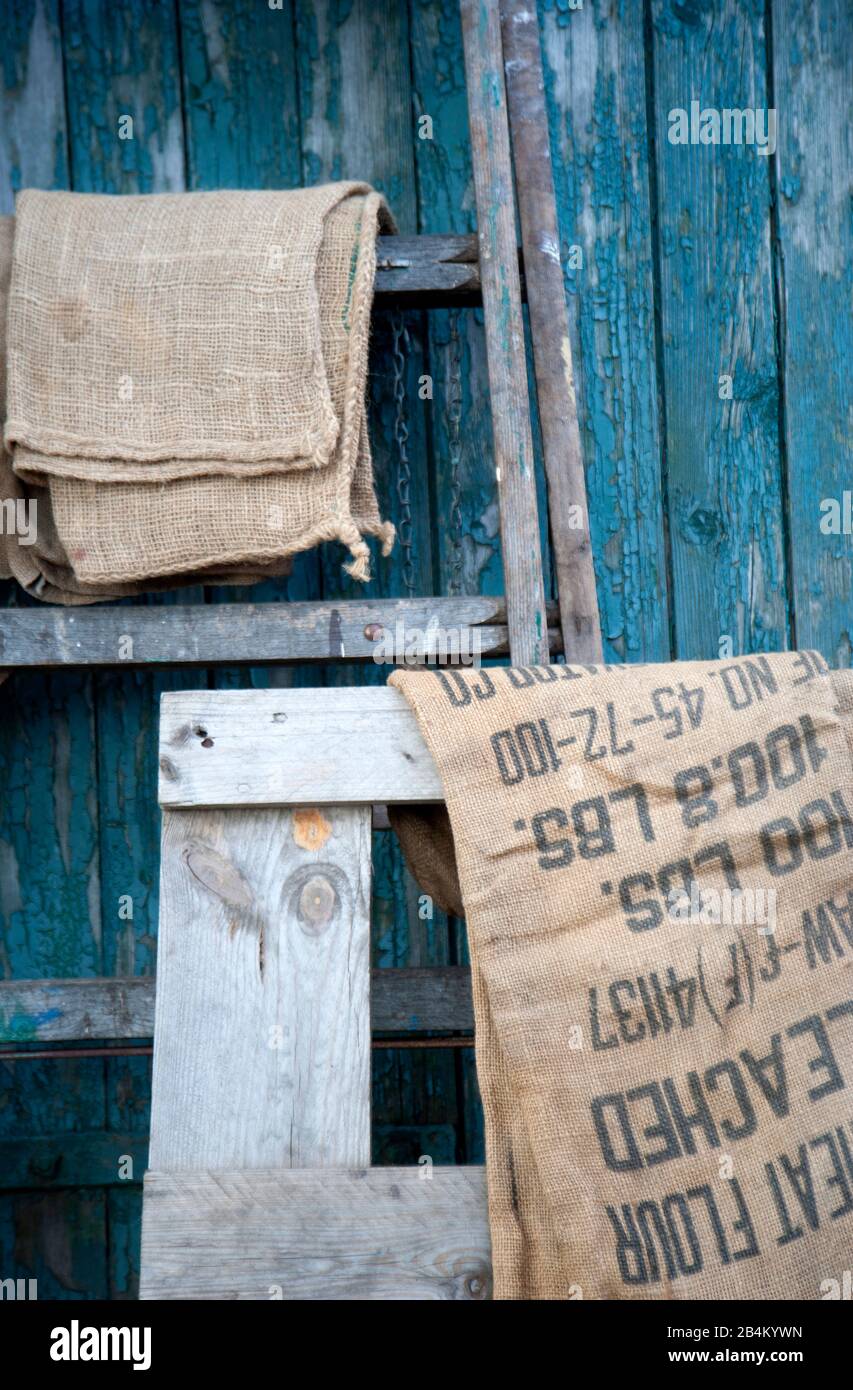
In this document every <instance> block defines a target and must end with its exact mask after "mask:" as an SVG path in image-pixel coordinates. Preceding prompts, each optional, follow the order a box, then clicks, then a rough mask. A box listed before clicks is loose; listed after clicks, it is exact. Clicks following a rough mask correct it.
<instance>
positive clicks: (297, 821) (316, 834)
mask: <svg viewBox="0 0 853 1390" xmlns="http://www.w3.org/2000/svg"><path fill="white" fill-rule="evenodd" d="M331 833H332V826H331V822H330V821H327V820H326V817H325V816H324V815H323V813H322V811H318V810H317V809H316V808H305V809H303V810H299V811H294V812H293V838H294V840H295V841H296V843H297V844H298V846H299V848H300V849H310V850H313V851H314V853H315V854H316V852H317V851H318V850H321V849H322V848H323V846H324V844H325V843H326V841H327V840H328V838H329V836H330V835H331Z"/></svg>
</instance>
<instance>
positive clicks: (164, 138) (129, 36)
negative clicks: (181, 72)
mask: <svg viewBox="0 0 853 1390" xmlns="http://www.w3.org/2000/svg"><path fill="white" fill-rule="evenodd" d="M62 19H63V52H64V57H65V80H66V90H67V94H68V123H69V135H70V141H71V178H72V186H73V187H74V188H75V189H77V190H78V191H80V192H89V193H91V192H105V193H155V192H156V193H163V192H171V191H174V192H179V191H180V190H181V189H182V188H183V186H184V160H183V133H182V129H181V105H180V92H179V81H178V53H177V28H176V25H175V21H174V14H173V10H172V6H171V5H170V4H165V5H164V4H162V3H161V0H134V4H133V5H132V6H125V5H115V4H112V3H110V0H64V3H63V10H62ZM153 81H156V85H153ZM129 122H130V123H129Z"/></svg>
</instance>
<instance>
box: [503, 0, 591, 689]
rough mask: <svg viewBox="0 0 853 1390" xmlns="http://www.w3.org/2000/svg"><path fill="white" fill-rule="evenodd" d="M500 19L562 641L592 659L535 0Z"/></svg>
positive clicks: (584, 531) (577, 447) (520, 2)
mask: <svg viewBox="0 0 853 1390" xmlns="http://www.w3.org/2000/svg"><path fill="white" fill-rule="evenodd" d="M501 23H502V31H503V56H504V67H505V71H506V87H507V98H508V102H509V123H510V130H511V133H512V147H513V154H514V156H515V182H516V190H517V194H518V210H519V216H520V220H521V243H522V248H523V251H524V281H525V286H526V288H527V308H528V312H529V314H530V337H531V341H532V343H533V363H534V368H535V372H536V396H537V403H538V406H539V423H540V426H541V429H542V447H543V452H544V455H545V475H546V477H547V480H548V516H549V521H550V527H551V546H552V551H553V555H554V565H555V568H556V571H557V585H558V595H559V600H560V621H561V626H562V629H563V644H564V650H565V654H566V660H567V661H585V662H587V661H591V662H596V661H601V660H602V659H603V657H602V646H601V628H600V623H599V616H598V596H597V594H596V589H595V572H594V570H593V565H592V547H591V543H590V533H589V509H588V507H587V498H586V480H585V477H584V468H583V455H582V453H581V441H580V430H579V428H578V412H577V402H576V400H575V384H574V375H573V372H572V349H571V344H570V341H569V331H568V320H567V314H566V302H565V287H564V285H563V271H562V266H561V264H560V234H559V229H558V226H557V204H556V199H555V196H554V175H553V169H552V166H551V147H550V143H549V140H548V118H547V112H546V109H545V83H544V78H543V73H542V53H541V49H540V46H539V24H538V19H537V14H536V6H535V5H530V4H527V3H525V0H501ZM578 520H580V523H581V524H579V525H578V524H576V522H577V521H578Z"/></svg>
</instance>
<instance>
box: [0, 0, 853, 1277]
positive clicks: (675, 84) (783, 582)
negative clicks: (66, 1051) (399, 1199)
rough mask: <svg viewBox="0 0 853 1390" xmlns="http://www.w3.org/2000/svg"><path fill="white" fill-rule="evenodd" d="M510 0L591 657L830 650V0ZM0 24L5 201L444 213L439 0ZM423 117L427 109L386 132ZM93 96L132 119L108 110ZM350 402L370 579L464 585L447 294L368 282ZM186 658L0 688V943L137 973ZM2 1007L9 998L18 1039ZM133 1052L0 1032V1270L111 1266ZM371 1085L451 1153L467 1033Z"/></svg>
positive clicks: (8, 2)
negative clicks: (565, 354) (217, 192)
mask: <svg viewBox="0 0 853 1390" xmlns="http://www.w3.org/2000/svg"><path fill="white" fill-rule="evenodd" d="M493 2H494V3H497V0H493ZM540 20H541V31H542V40H543V53H544V59H545V69H546V77H547V88H548V90H547V95H548V102H549V114H550V121H551V138H552V150H553V154H554V162H555V174H556V182H557V192H558V199H559V214H560V221H561V232H562V238H561V239H562V252H563V260H564V265H565V266H566V270H565V284H566V291H567V297H568V303H569V306H570V318H571V323H572V332H573V347H574V356H575V367H576V375H577V385H578V401H579V409H580V415H581V429H582V440H583V446H584V452H585V458H586V465H587V475H588V489H589V498H590V513H591V522H592V532H593V542H594V549H595V558H596V570H597V577H598V589H599V603H600V606H601V612H602V624H603V629H604V637H605V650H606V652H607V655H608V658H609V659H611V660H615V661H641V660H667V659H669V658H670V657H671V656H681V657H712V656H716V655H717V654H718V651H719V650H720V643H721V642H722V641H724V640H725V639H726V638H727V637H728V638H730V639H731V643H732V648H733V650H734V651H735V652H739V651H748V650H771V649H774V648H779V647H782V646H784V645H786V644H792V643H794V642H796V643H798V644H799V645H801V646H804V645H806V646H816V647H819V648H820V649H821V650H822V651H823V653H824V655H825V656H826V657H827V658H828V659H829V660H830V661H831V662H833V663H834V664H842V665H846V664H849V663H850V661H851V654H852V653H853V644H851V633H853V612H851V579H853V540H851V537H850V536H844V535H840V536H833V535H824V534H823V533H822V532H821V530H820V527H819V520H820V513H819V505H820V502H821V500H822V499H823V498H826V497H839V498H840V496H841V493H842V490H843V489H844V488H845V487H846V488H848V489H850V488H851V487H853V479H851V469H850V433H849V425H850V421H849V414H850V396H849V381H850V375H849V370H848V366H847V362H848V359H849V353H850V291H851V284H852V283H853V237H851V227H850V223H849V214H848V208H849V197H850V172H851V159H850V142H851V134H850V128H849V122H848V121H847V120H846V112H847V109H848V101H849V93H850V91H851V89H853V74H851V70H850V65H851V54H853V34H852V33H851V12H850V7H849V5H848V4H847V3H846V0H767V3H765V0H646V3H645V4H644V3H641V0H621V3H620V0H585V3H584V4H583V5H582V7H581V8H580V9H575V8H572V5H571V4H570V3H569V0H541V3H540ZM0 54H2V57H0V64H1V65H2V66H0V208H2V210H4V211H5V210H11V208H12V206H13V198H14V192H15V190H17V189H18V188H22V187H26V186H38V187H56V188H60V187H70V188H75V189H78V190H89V191H91V190H98V191H110V192H122V193H132V192H150V191H155V190H167V189H182V188H215V187H223V186H224V187H241V186H253V187H284V186H290V185H293V184H297V183H300V182H313V181H317V180H322V179H329V178H341V177H350V176H357V177H359V178H366V179H370V180H372V181H373V182H374V183H375V184H376V185H377V186H378V187H380V188H382V189H383V190H384V191H385V192H386V194H387V195H388V197H389V199H390V201H391V203H392V205H393V207H394V209H395V211H396V214H397V218H398V221H399V225H400V229H401V231H421V232H437V231H456V232H464V231H470V230H471V229H472V228H473V226H474V214H473V193H472V187H471V177H470V165H469V156H468V134H467V118H466V105H465V90H464V73H463V64H462V48H461V35H460V26H459V19H458V14H457V6H456V4H455V3H454V0H409V4H408V5H406V3H404V0H349V3H341V0H293V3H289V0H284V3H283V7H282V9H280V10H278V9H271V8H270V6H269V5H268V4H267V3H266V0H160V2H158V0H133V3H132V4H125V5H115V4H112V3H110V0H4V3H3V5H2V7H0ZM693 97H696V98H698V99H699V100H701V101H702V103H703V105H706V106H717V107H721V106H724V105H729V106H736V107H745V106H759V107H760V106H774V107H776V108H777V110H778V120H779V135H778V140H779V145H778V151H777V154H776V156H775V158H769V159H768V158H762V157H761V156H759V155H757V154H756V152H755V150H754V149H750V148H739V149H738V148H733V147H732V148H727V149H724V148H716V149H709V148H706V147H702V146H697V147H693V146H687V147H679V146H673V145H671V144H670V143H669V142H668V140H667V127H668V122H667V114H668V112H669V111H670V109H671V108H673V107H676V106H681V107H689V104H690V100H691V99H692V98H693ZM424 114H427V115H430V116H431V117H432V120H433V138H432V139H421V138H418V137H419V127H418V118H419V117H420V116H421V115H424ZM122 115H132V116H133V118H134V139H133V140H125V141H120V140H119V139H118V138H117V131H118V119H119V117H120V116H122ZM571 247H580V248H581V253H582V264H579V265H575V264H574V262H575V261H577V260H578V256H577V253H574V254H573V255H570V254H569V250H570V248H571ZM395 333H396V335H397V339H398V341H399V343H400V345H401V346H403V347H404V357H403V360H402V361H400V359H399V357H397V358H396V362H397V366H398V368H399V369H400V370H401V371H402V389H401V390H398V391H397V393H396V395H397V398H398V400H399V407H398V406H397V405H395V386H394V383H395V354H394V351H393V347H394V341H395ZM457 366H458V372H459V385H458V387H457V385H456V384H455V369H456V367H457ZM424 372H429V373H430V374H431V375H432V377H433V380H434V387H435V398H434V400H433V401H432V402H429V401H421V400H420V399H419V395H418V390H417V382H418V378H419V376H420V375H421V374H422V373H424ZM724 374H729V375H731V377H732V379H733V393H732V399H731V400H725V399H721V398H720V396H719V390H718V381H719V377H720V376H721V375H724ZM459 392H461V424H460V421H459V418H458V414H459V407H458V405H457V399H456V398H457V395H458V393H459ZM371 398H372V409H373V437H374V448H375V457H376V466H377V472H378V481H379V488H380V492H381V494H382V498H383V502H384V511H385V514H390V515H391V516H392V517H393V518H394V520H395V521H397V522H398V524H399V523H400V522H401V521H403V522H406V521H407V518H409V517H410V524H411V547H410V549H408V550H404V549H403V548H400V547H398V549H397V552H396V554H395V556H394V558H393V559H392V561H391V562H389V563H386V564H385V565H382V566H380V567H379V571H378V578H377V580H376V581H375V586H376V590H377V592H381V593H382V594H387V595H395V594H402V593H406V592H407V591H408V587H409V586H412V587H413V588H414V590H415V591H417V592H422V593H429V592H435V593H445V592H449V591H453V590H454V589H455V590H456V591H461V592H469V593H486V594H491V593H499V592H501V589H502V578H501V563H500V547H499V534H498V518H497V513H496V501H495V484H494V471H493V466H492V463H491V458H490V454H491V438H490V430H489V419H488V398H487V389H486V385H485V362H484V351H483V328H482V316H481V314H480V312H479V311H476V310H456V311H440V312H434V313H431V314H429V315H421V314H415V313H411V312H409V313H406V314H405V316H404V317H403V318H402V319H399V320H397V321H395V320H394V319H393V317H392V316H391V315H390V314H389V313H388V312H387V311H383V312H382V313H380V314H378V315H377V323H376V330H375V347H374V358H373V374H372V378H371ZM405 431H407V432H408V445H407V455H408V466H409V474H410V480H409V482H408V493H409V498H410V501H409V504H408V511H407V509H406V505H405V495H406V490H407V483H406V477H405V473H404V476H403V478H402V486H401V476H400V469H399V465H398V459H399V454H400V450H399V440H400V438H401V436H402V435H403V433H404V432H405ZM542 510H543V514H544V508H543V509H542ZM455 515H458V517H459V519H460V522H461V525H460V526H459V527H458V528H456V527H454V525H453V524H452V518H453V517H454V516H455ZM405 529H408V528H407V527H406V528H405ZM546 563H547V557H546ZM350 592H351V586H350V585H349V584H348V581H345V580H344V578H343V577H342V574H341V571H340V568H339V562H338V557H337V556H335V555H332V554H329V555H325V554H316V553H315V554H311V555H308V556H304V557H301V558H300V560H299V562H298V564H297V567H296V569H295V572H294V575H293V577H292V578H291V579H290V580H289V581H288V582H287V583H286V584H284V583H276V584H273V583H270V584H267V585H264V586H262V589H261V590H260V591H259V594H258V595H256V596H262V597H265V598H272V597H281V596H288V597H291V598H312V597H319V596H323V595H325V596H329V597H331V596H335V595H341V594H344V593H350ZM185 597H186V596H185V595H182V596H181V598H182V599H184V598H185ZM195 597H196V599H201V598H202V597H204V599H205V600H206V601H207V602H211V603H227V602H228V601H229V600H230V599H232V598H233V597H234V595H233V594H232V593H229V592H228V591H226V590H213V591H209V592H208V593H207V594H205V595H204V596H202V595H201V594H199V595H196V596H195ZM6 601H7V602H9V603H16V602H19V601H20V599H19V597H18V596H17V595H16V594H14V593H11V592H10V593H9V594H8V596H7V599H6ZM172 601H173V600H171V599H170V598H168V597H167V598H160V599H153V598H152V599H151V602H152V603H154V602H158V603H169V602H172ZM370 674H371V675H372V676H373V677H374V679H377V680H381V679H383V676H382V674H380V673H379V671H377V672H376V673H373V672H371V673H370ZM204 679H205V678H204V673H199V672H194V673H193V672H186V673H180V672H169V673H167V674H160V675H156V676H145V675H138V674H131V673H124V672H122V673H117V674H106V675H105V674H101V675H97V676H91V677H90V676H86V675H75V674H70V675H57V676H50V677H43V676H33V677H30V678H21V677H16V678H15V679H14V681H10V682H7V684H6V685H5V686H4V687H3V688H2V689H0V714H2V725H0V788H2V791H0V798H2V800H0V917H2V934H1V935H0V972H1V973H2V975H3V976H6V977H12V976H18V977H21V978H28V977H38V976H80V975H100V974H127V973H151V972H153V969H154V945H155V937H156V920H157V901H156V892H157V887H156V885H157V856H158V840H159V816H158V812H157V807H156V799H155V761H156V760H155V757H154V750H155V746H156V743H155V724H156V697H157V695H158V694H159V692H160V690H162V689H164V688H170V689H174V688H176V687H177V686H197V685H198V684H199V683H200V682H203V681H204ZM365 679H367V674H366V673H365V671H364V670H360V671H353V670H351V669H348V670H334V669H329V670H328V671H325V672H318V671H316V670H314V671H311V672H305V671H296V672H287V673H283V672H281V671H279V672H274V673H270V672H263V671H251V672H230V671H217V672H211V673H209V675H208V677H207V680H208V681H209V682H210V683H211V684H223V685H230V684H239V683H244V682H247V681H250V682H252V683H254V684H270V683H274V682H281V681H288V682H291V681H295V682H299V683H303V684H311V683H318V682H321V681H324V680H325V681H326V682H328V683H333V682H339V681H364V680H365ZM374 840H375V853H374V858H375V866H376V876H375V888H374V903H373V920H374V926H373V953H374V964H376V965H378V966H384V965H402V964H428V963H437V964H440V963H453V962H456V961H459V960H463V959H464V949H465V948H464V938H463V934H462V932H461V929H460V927H459V924H457V923H454V922H447V921H446V920H445V919H443V918H440V917H438V916H437V917H436V918H435V919H434V920H432V921H422V920H421V919H420V918H419V916H418V912H417V897H416V894H415V892H414V890H413V887H412V885H411V883H410V882H408V881H407V879H406V876H405V874H404V872H403V870H402V867H401V863H400V859H399V856H398V855H397V854H396V853H395V851H394V849H393V846H392V844H391V841H390V838H389V836H388V835H387V834H384V833H382V832H377V833H376V834H375V836H374ZM126 896H129V897H130V898H131V899H132V903H133V917H132V920H125V919H124V918H122V917H120V916H119V900H120V898H124V897H126ZM9 1022H10V1021H9V1020H6V1021H5V1023H6V1026H8V1024H9ZM32 1029H33V1020H31V1019H27V1018H23V1017H22V1018H20V1019H16V1020H15V1030H16V1034H17V1035H18V1036H19V1037H20V1040H21V1043H22V1044H24V1045H25V1044H26V1042H27V1038H28V1037H31V1036H32ZM148 1080H149V1066H148V1062H147V1061H146V1060H144V1059H142V1060H140V1059H124V1060H116V1059H110V1060H95V1059H86V1060H80V1059H73V1058H69V1059H67V1060H65V1061H62V1060H50V1061H40V1060H38V1061H19V1062H15V1063H8V1062H0V1189H2V1190H0V1277H2V1278H6V1277H12V1276H15V1275H18V1276H33V1275H35V1276H36V1277H37V1278H38V1280H39V1294H40V1296H41V1297H43V1298H53V1297H56V1298H79V1297H128V1296H133V1293H134V1291H135V1287H136V1273H137V1271H136V1264H137V1259H138V1255H137V1251H138V1215H139V1205H140V1201H139V1187H138V1182H139V1180H140V1179H141V1175H142V1171H143V1168H144V1165H145V1145H146V1132H147V1113H148V1112H147V1107H148ZM374 1107H375V1120H376V1123H375V1131H374V1151H375V1160H376V1161H380V1162H381V1161H385V1162H413V1161H415V1160H416V1158H417V1156H418V1155H419V1154H422V1153H428V1154H431V1155H432V1156H433V1158H434V1159H435V1160H436V1161H437V1162H440V1161H442V1160H444V1161H448V1160H450V1161H456V1162H466V1161H468V1162H470V1161H477V1160H479V1159H481V1157H482V1150H481V1138H480V1129H479V1123H480V1121H479V1108H478V1102H477V1098H476V1086H475V1082H474V1076H473V1068H472V1062H471V1058H470V1055H469V1054H468V1053H467V1052H466V1053H462V1054H459V1053H457V1054H454V1053H452V1052H450V1051H447V1050H445V1051H443V1052H438V1051H432V1052H429V1051H418V1052H407V1053H400V1052H394V1051H381V1052H379V1053H377V1054H375V1056H374ZM123 1156H129V1157H130V1158H132V1160H133V1169H132V1180H128V1179H127V1178H126V1177H124V1176H123V1174H124V1173H125V1172H126V1171H127V1165H126V1160H124V1161H123ZM123 1162H124V1166H122V1165H123Z"/></svg>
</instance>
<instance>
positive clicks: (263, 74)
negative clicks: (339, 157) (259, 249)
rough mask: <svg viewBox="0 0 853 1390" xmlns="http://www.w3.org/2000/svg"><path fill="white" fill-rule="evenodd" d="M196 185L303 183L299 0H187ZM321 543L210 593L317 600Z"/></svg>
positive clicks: (280, 677) (300, 676)
mask: <svg viewBox="0 0 853 1390" xmlns="http://www.w3.org/2000/svg"><path fill="white" fill-rule="evenodd" d="M179 13H180V25H181V48H182V53H183V89H184V103H185V110H186V126H187V178H188V183H189V186H190V188H200V189H208V188H210V189H213V188H224V187H231V188H294V187H299V185H300V184H301V182H302V178H301V174H302V160H301V150H300V133H299V105H298V92H297V75H296V54H295V44H294V14H293V6H292V4H290V3H289V2H288V3H285V4H283V6H282V8H281V9H270V8H269V7H268V6H260V5H257V4H255V3H252V0H238V2H237V3H232V0H204V3H200V2H199V0H181V3H180V6H179ZM321 592H322V590H321V582H320V560H319V556H318V554H317V552H316V551H309V552H306V553H304V554H302V555H297V556H296V557H295V559H294V566H293V573H292V574H291V576H290V577H289V578H288V579H282V580H269V581H267V582H266V583H264V584H257V585H252V586H251V587H250V588H245V587H238V586H235V585H232V586H223V587H215V588H211V589H209V590H208V591H207V596H208V599H209V601H211V602H214V603H224V602H238V603H239V602H246V601H247V600H248V599H249V598H251V600H252V602H253V603H265V602H272V601H277V602H281V601H285V600H287V599H292V600H294V601H296V600H299V599H312V598H319V597H320V595H321ZM211 679H212V682H213V684H215V685H216V686H218V687H231V686H257V687H263V686H268V685H283V686H292V685H296V686H300V685H317V684H321V683H322V678H319V679H318V674H317V671H316V669H314V670H313V671H312V668H311V667H295V668H292V669H291V668H289V669H287V670H284V669H281V670H278V671H272V670H269V669H264V668H262V667H259V668H249V669H244V670H227V669H218V670H216V671H214V672H212V673H211Z"/></svg>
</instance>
